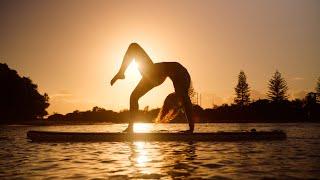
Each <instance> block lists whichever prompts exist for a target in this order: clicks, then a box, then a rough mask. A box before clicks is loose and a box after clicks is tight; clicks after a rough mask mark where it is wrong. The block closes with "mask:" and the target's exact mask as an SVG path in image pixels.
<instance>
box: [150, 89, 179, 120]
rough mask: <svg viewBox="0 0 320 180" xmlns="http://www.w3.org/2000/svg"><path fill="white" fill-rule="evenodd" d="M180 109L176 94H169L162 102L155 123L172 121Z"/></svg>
mask: <svg viewBox="0 0 320 180" xmlns="http://www.w3.org/2000/svg"><path fill="white" fill-rule="evenodd" d="M181 107H182V102H181V98H180V97H179V96H178V95H177V94H176V93H171V94H169V95H168V96H167V97H166V99H165V100H164V102H163V106H162V108H161V109H160V112H159V115H158V117H157V120H156V122H160V123H165V122H169V121H171V120H172V119H174V118H175V117H176V116H177V115H178V114H179V111H180V109H181Z"/></svg>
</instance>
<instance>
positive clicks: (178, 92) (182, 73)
mask: <svg viewBox="0 0 320 180" xmlns="http://www.w3.org/2000/svg"><path fill="white" fill-rule="evenodd" d="M133 59H135V61H136V63H137V64H138V68H139V71H140V73H141V76H142V78H141V80H140V82H139V83H138V85H137V87H136V88H135V89H134V90H133V92H132V93H131V96H130V113H131V118H130V120H129V125H128V127H127V129H126V130H125V131H124V132H133V123H134V119H135V115H136V113H137V111H138V110H139V104H138V100H139V98H140V97H142V96H143V95H145V94H146V93H147V92H148V91H150V90H151V89H152V88H154V87H156V86H159V85H160V84H162V83H163V82H164V81H165V79H166V78H167V77H169V78H170V79H171V80H172V82H173V86H174V89H175V92H174V93H171V94H169V95H168V96H167V97H166V99H165V101H164V104H163V107H162V108H161V110H160V113H159V116H158V121H159V122H168V121H170V120H171V119H172V118H173V117H175V115H176V114H177V113H178V112H179V110H181V109H182V110H183V112H184V114H185V116H186V118H187V120H188V123H189V130H187V131H185V132H188V133H192V132H193V130H194V121H193V119H192V103H191V100H190V97H189V91H190V87H191V84H190V83H191V80H190V75H189V73H188V71H187V69H186V68H185V67H183V66H182V65H181V64H179V63H178V62H160V63H153V62H152V60H151V59H150V57H149V56H148V55H147V53H146V52H145V51H144V50H143V49H142V48H141V47H140V46H139V44H137V43H132V44H130V46H129V48H128V50H127V52H126V53H125V56H124V59H123V62H122V64H121V67H120V70H119V71H118V73H117V74H116V75H115V76H114V77H113V79H112V80H111V86H112V85H113V84H114V83H115V82H116V81H117V80H118V79H124V78H125V76H124V72H125V71H126V69H127V67H128V65H129V64H130V63H131V61H132V60H133ZM168 115H169V117H168Z"/></svg>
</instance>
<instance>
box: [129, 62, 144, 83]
mask: <svg viewBox="0 0 320 180" xmlns="http://www.w3.org/2000/svg"><path fill="white" fill-rule="evenodd" d="M125 76H126V79H130V80H133V81H136V80H138V79H141V74H140V72H139V65H138V64H137V63H136V61H135V59H133V61H132V62H131V64H130V65H129V66H128V69H127V70H126V72H125Z"/></svg>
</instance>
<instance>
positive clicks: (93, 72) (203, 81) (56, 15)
mask: <svg viewBox="0 0 320 180" xmlns="http://www.w3.org/2000/svg"><path fill="white" fill-rule="evenodd" d="M319 32H320V1H317V0H314V1H312V0H305V1H301V0H261V1H255V0H230V1H223V0H221V1H219V0H192V1H191V0H190V1H189V0H176V1H172V0H159V1H155V0H154V1H150V0H145V1H141V0H139V1H134V0H128V1H123V0H105V1H102V0H90V1H89V0H86V1H85V0H74V1H70V0H66V1H53V0H47V1H42V0H37V1H34V0H32V1H31V0H29V1H28V0H26V1H15V0H7V1H6V0H4V1H1V2H0V56H1V62H2V63H7V64H8V65H9V66H10V67H11V68H13V69H16V70H17V71H18V72H19V74H20V75H23V76H28V77H30V78H31V79H32V80H33V81H34V82H35V83H37V84H38V86H39V90H40V92H42V93H44V92H47V93H48V94H49V96H50V104H51V105H50V107H49V112H50V113H52V112H59V113H67V112H71V111H73V110H76V109H78V110H88V109H91V108H92V107H93V106H96V105H97V106H100V107H104V108H106V109H113V110H120V109H124V108H129V96H130V93H131V91H132V90H133V89H134V87H135V85H136V84H137V82H138V81H139V74H138V71H137V70H135V69H134V68H132V69H131V70H130V71H128V72H127V73H128V74H127V79H125V80H121V81H118V82H117V83H116V84H115V85H114V86H112V87H111V86H110V84H109V82H110V80H111V78H112V77H113V75H114V74H115V73H116V72H117V70H118V68H119V66H120V64H121V61H122V58H123V55H124V53H125V51H126V49H127V47H128V45H129V44H130V43H131V42H137V43H139V44H140V45H141V46H142V47H143V48H144V49H145V50H146V52H147V53H148V54H149V55H150V57H151V58H152V59H153V60H154V62H160V61H178V62H180V63H181V64H183V65H184V66H185V67H186V68H187V69H188V70H189V72H190V74H191V77H192V81H193V85H194V87H195V89H196V91H198V92H200V93H202V105H203V106H204V107H211V106H212V103H213V102H212V101H214V103H215V104H221V103H230V102H231V101H232V99H233V95H234V86H235V85H236V83H237V76H238V74H239V72H240V70H244V72H245V73H246V75H247V77H248V82H249V85H250V87H251V90H252V95H253V97H254V98H259V97H264V94H265V93H266V91H267V82H268V80H269V79H270V78H271V76H272V75H273V73H274V72H275V70H276V69H278V70H279V71H280V72H281V73H282V75H283V76H284V77H285V78H286V80H287V82H288V85H289V89H290V91H289V93H290V96H291V98H295V97H301V96H303V94H304V93H305V92H307V91H312V90H313V89H314V87H315V84H316V79H317V78H318V77H319V76H320V70H319V67H320V60H319V57H320V33H319ZM172 91H173V87H172V83H171V81H170V80H169V79H167V80H166V81H165V83H164V84H163V85H161V86H159V87H157V88H155V89H153V90H152V91H151V92H149V93H148V94H147V95H146V96H145V97H143V98H142V99H141V100H140V107H141V108H143V107H145V106H147V105H149V106H150V107H160V106H161V105H162V101H163V100H164V98H165V96H166V95H167V94H168V93H170V92H172Z"/></svg>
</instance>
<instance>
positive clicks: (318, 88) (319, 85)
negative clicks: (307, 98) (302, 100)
mask: <svg viewBox="0 0 320 180" xmlns="http://www.w3.org/2000/svg"><path fill="white" fill-rule="evenodd" d="M316 94H317V101H318V102H320V77H319V78H318V82H317V86H316Z"/></svg>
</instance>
